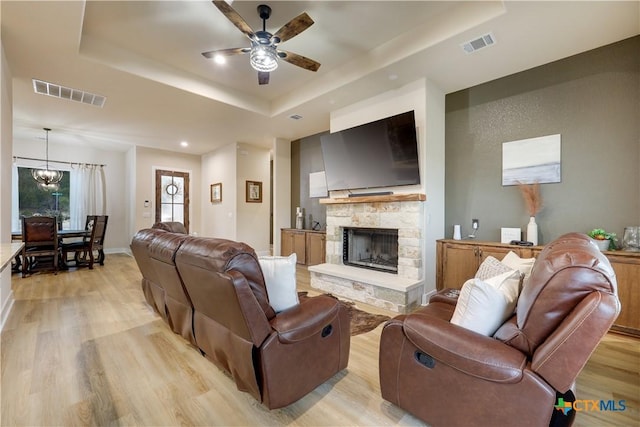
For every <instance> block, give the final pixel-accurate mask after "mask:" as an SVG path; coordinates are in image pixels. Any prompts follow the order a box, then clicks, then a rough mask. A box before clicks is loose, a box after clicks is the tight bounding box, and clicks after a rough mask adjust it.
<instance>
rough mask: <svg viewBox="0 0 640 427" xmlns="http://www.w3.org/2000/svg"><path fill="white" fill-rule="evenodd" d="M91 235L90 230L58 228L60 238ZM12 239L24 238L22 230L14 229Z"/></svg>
mask: <svg viewBox="0 0 640 427" xmlns="http://www.w3.org/2000/svg"><path fill="white" fill-rule="evenodd" d="M90 235H91V231H90V230H58V238H59V239H70V238H72V237H85V236H90ZM11 240H14V241H19V240H22V231H12V232H11Z"/></svg>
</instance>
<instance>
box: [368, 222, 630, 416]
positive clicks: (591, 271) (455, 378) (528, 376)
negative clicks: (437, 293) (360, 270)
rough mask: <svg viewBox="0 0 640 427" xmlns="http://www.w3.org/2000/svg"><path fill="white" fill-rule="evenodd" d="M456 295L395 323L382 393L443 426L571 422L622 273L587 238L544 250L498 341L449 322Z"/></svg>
mask: <svg viewBox="0 0 640 427" xmlns="http://www.w3.org/2000/svg"><path fill="white" fill-rule="evenodd" d="M455 303H456V301H455V299H451V298H440V297H437V298H433V299H432V300H431V301H430V303H429V304H428V305H427V306H425V307H422V308H420V309H419V310H417V311H415V312H413V313H411V314H409V315H403V316H398V317H396V318H394V319H392V320H391V321H389V322H388V323H387V324H386V325H385V327H384V329H383V332H382V336H381V342H380V353H379V358H380V365H379V369H380V386H381V391H382V397H383V398H384V399H386V400H388V401H390V402H392V403H394V404H396V405H398V406H399V407H401V408H403V409H405V410H407V411H409V412H411V413H412V414H414V415H415V416H417V417H418V418H420V419H422V420H423V421H425V422H427V423H429V424H430V425H432V426H434V427H437V426H470V425H474V426H509V425H513V426H524V425H532V426H545V425H557V424H558V423H561V424H571V423H572V421H573V416H575V411H571V412H569V413H568V414H567V415H563V413H562V411H559V410H556V409H555V408H554V406H555V405H557V403H558V400H557V399H558V397H562V398H563V399H564V401H569V400H572V399H575V396H574V393H575V380H576V378H577V376H578V374H579V373H580V371H581V370H582V368H583V367H584V365H585V364H586V362H587V360H588V359H589V357H590V355H591V353H592V352H593V351H594V349H595V348H596V346H597V345H598V343H599V342H600V340H601V338H602V337H603V336H604V335H605V334H606V333H607V331H608V330H609V327H610V326H611V325H612V323H613V321H614V320H615V319H616V317H617V316H618V313H619V311H620V303H619V301H618V297H617V285H616V277H615V274H614V272H613V270H612V268H611V265H610V264H609V261H608V260H607V258H606V257H605V256H604V255H603V254H602V253H601V252H600V251H599V250H598V249H597V248H596V247H595V245H594V244H593V243H591V242H590V241H589V239H588V237H587V236H586V235H582V234H578V233H570V234H567V235H564V236H562V237H560V238H558V239H556V240H555V241H554V242H552V243H550V244H549V245H547V246H546V247H545V248H544V250H543V251H542V252H541V253H540V254H539V256H538V258H537V260H536V262H535V264H534V266H533V270H532V271H531V275H530V277H529V279H528V280H527V282H526V283H525V285H524V287H523V289H522V292H521V294H520V296H519V298H518V304H517V308H516V312H515V314H514V315H513V316H512V317H511V318H510V319H508V320H507V321H506V322H505V323H504V324H503V325H502V326H501V327H500V328H499V329H498V330H497V331H496V332H495V334H494V335H493V336H492V337H487V336H484V335H480V334H477V333H475V332H472V331H470V330H467V329H464V328H461V327H460V326H457V325H455V324H452V323H450V322H449V320H450V319H451V316H452V314H453V312H454V310H455Z"/></svg>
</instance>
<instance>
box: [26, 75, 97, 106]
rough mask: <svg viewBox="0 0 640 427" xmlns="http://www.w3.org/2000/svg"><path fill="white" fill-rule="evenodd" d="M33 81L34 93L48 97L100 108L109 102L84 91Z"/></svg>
mask: <svg viewBox="0 0 640 427" xmlns="http://www.w3.org/2000/svg"><path fill="white" fill-rule="evenodd" d="M32 81H33V91H34V92H35V93H39V94H40V95H48V96H53V97H55V98H60V99H67V100H69V101H75V102H81V103H83V104H88V105H95V106H96V107H100V108H102V107H104V103H105V102H106V100H107V98H106V97H104V96H102V95H96V94H94V93H90V92H86V91H84V90H80V89H73V88H70V87H65V86H60V85H58V84H55V83H49V82H45V81H43V80H37V79H32Z"/></svg>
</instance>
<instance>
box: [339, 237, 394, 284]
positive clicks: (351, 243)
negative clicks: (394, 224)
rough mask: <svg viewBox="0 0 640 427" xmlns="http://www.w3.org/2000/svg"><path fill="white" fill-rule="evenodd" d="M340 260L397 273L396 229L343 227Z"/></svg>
mask: <svg viewBox="0 0 640 427" xmlns="http://www.w3.org/2000/svg"><path fill="white" fill-rule="evenodd" d="M342 243H343V244H342V262H343V264H345V265H351V266H354V267H361V268H369V269H373V270H378V271H384V272H387V273H394V274H398V229H391V228H362V227H344V228H343V231H342Z"/></svg>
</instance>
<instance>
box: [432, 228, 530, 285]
mask: <svg viewBox="0 0 640 427" xmlns="http://www.w3.org/2000/svg"><path fill="white" fill-rule="evenodd" d="M436 245H437V247H436V257H437V258H436V288H437V290H442V289H444V288H455V289H460V288H461V287H462V285H464V282H466V281H467V280H469V279H471V278H472V277H473V276H475V274H476V271H478V267H480V264H482V261H484V260H485V258H487V257H488V256H493V257H494V258H497V259H502V258H504V256H505V255H506V254H508V253H509V251H513V252H515V253H516V254H517V255H518V256H520V258H533V257H535V256H536V255H537V254H538V253H539V252H540V251H541V250H542V246H515V245H508V244H504V243H495V242H480V241H477V240H449V239H444V240H438V241H437V243H436Z"/></svg>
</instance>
